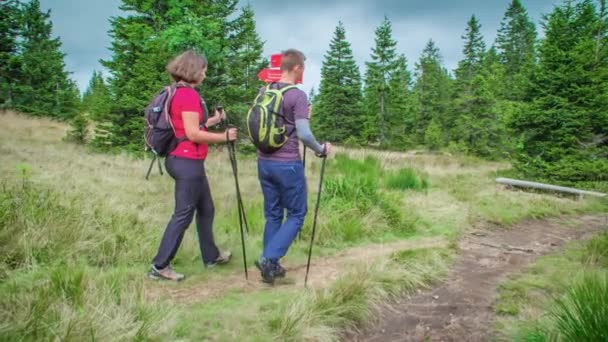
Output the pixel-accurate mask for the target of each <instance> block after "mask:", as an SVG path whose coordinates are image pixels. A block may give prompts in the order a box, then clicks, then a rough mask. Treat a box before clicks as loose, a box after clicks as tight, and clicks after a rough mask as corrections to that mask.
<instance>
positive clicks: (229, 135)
mask: <svg viewBox="0 0 608 342" xmlns="http://www.w3.org/2000/svg"><path fill="white" fill-rule="evenodd" d="M224 134H226V141H235V140H236V138H237V134H238V131H237V129H236V128H235V127H232V128H228V129H227V130H226V131H225V132H224Z"/></svg>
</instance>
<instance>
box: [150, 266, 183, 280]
mask: <svg viewBox="0 0 608 342" xmlns="http://www.w3.org/2000/svg"><path fill="white" fill-rule="evenodd" d="M148 278H150V279H153V280H161V279H162V280H172V281H182V280H184V279H185V278H186V276H185V275H183V274H181V273H177V272H175V271H174V270H173V269H172V268H171V265H168V266H167V267H165V268H163V269H160V270H159V269H158V268H156V266H155V265H154V264H152V265H151V266H150V271H149V272H148Z"/></svg>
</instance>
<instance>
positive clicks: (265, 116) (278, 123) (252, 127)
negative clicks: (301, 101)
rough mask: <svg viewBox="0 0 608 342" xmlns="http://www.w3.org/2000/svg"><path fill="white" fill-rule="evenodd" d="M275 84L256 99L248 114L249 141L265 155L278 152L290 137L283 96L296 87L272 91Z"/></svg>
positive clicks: (267, 87)
mask: <svg viewBox="0 0 608 342" xmlns="http://www.w3.org/2000/svg"><path fill="white" fill-rule="evenodd" d="M273 84H274V83H271V84H269V85H268V86H266V89H264V90H263V91H262V92H261V93H259V94H258V96H257V97H256V98H255V101H254V104H253V106H252V107H251V109H249V113H248V114H247V130H248V132H249V139H251V141H252V142H253V144H254V145H255V147H257V149H258V150H260V151H262V152H263V153H267V154H270V153H274V152H276V151H278V150H279V149H280V148H281V147H283V145H285V143H286V142H287V139H288V137H289V134H288V133H287V129H286V127H285V122H286V119H285V116H284V114H283V113H282V108H283V107H282V103H283V96H284V95H285V93H286V92H287V91H289V90H291V89H296V88H297V87H296V86H293V85H290V86H286V87H283V88H281V89H272V88H271V86H272V85H273Z"/></svg>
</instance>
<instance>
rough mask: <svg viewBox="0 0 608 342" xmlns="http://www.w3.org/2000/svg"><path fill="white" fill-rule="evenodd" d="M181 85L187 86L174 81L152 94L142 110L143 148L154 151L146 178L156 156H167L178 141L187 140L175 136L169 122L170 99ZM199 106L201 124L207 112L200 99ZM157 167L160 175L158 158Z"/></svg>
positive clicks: (171, 124)
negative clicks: (143, 122)
mask: <svg viewBox="0 0 608 342" xmlns="http://www.w3.org/2000/svg"><path fill="white" fill-rule="evenodd" d="M181 87H188V86H187V85H185V84H182V83H175V84H172V85H170V86H167V87H165V88H163V89H162V90H161V91H160V92H159V93H158V94H156V95H155V96H154V98H152V101H151V102H150V104H148V106H147V107H146V109H145V111H144V120H145V127H144V143H145V150H146V151H152V153H154V158H153V159H152V163H151V164H150V167H149V168H148V173H147V174H146V179H148V177H149V176H150V171H151V170H152V166H153V164H154V161H155V160H156V159H157V158H158V157H166V156H168V155H169V153H171V152H173V150H175V148H176V147H177V145H178V144H179V143H180V142H182V141H186V140H188V138H187V137H186V136H185V135H184V136H183V137H181V138H179V139H178V138H177V137H176V136H175V128H174V127H173V122H171V113H170V111H171V101H172V100H173V96H175V92H176V91H177V88H181ZM201 108H202V109H203V122H202V123H201V124H204V122H205V121H206V119H207V115H208V114H207V113H208V112H207V106H206V105H205V103H204V102H203V101H202V100H201ZM158 169H159V171H160V173H161V175H162V174H163V171H162V168H161V166H160V159H159V164H158Z"/></svg>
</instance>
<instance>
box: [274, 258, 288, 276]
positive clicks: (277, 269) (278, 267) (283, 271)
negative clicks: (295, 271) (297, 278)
mask: <svg viewBox="0 0 608 342" xmlns="http://www.w3.org/2000/svg"><path fill="white" fill-rule="evenodd" d="M274 267H275V278H285V275H286V274H287V270H286V269H285V268H284V267H283V266H281V264H279V263H278V262H277V263H276V264H274Z"/></svg>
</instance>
